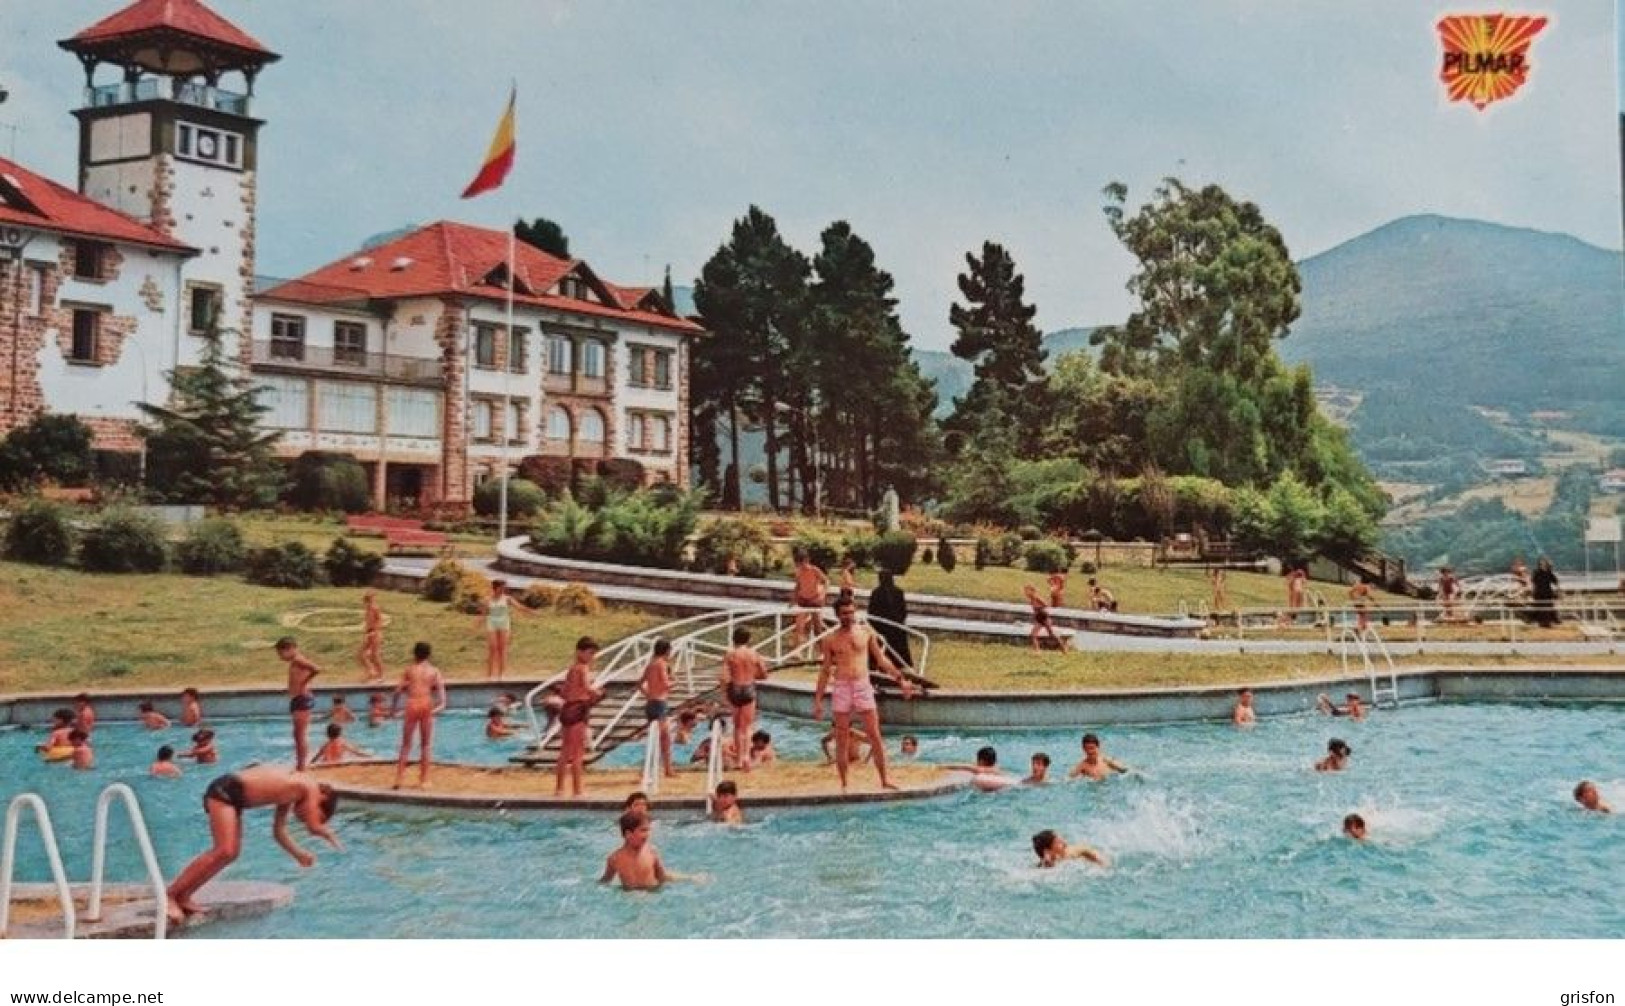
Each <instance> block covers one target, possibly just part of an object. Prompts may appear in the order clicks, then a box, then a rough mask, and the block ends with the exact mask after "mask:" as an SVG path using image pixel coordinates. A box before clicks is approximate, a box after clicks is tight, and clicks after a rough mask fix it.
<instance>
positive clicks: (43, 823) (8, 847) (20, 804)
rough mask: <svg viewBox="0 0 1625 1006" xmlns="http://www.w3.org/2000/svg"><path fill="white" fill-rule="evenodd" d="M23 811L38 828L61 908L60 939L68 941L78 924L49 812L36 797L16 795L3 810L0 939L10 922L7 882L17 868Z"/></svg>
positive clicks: (9, 893) (9, 884)
mask: <svg viewBox="0 0 1625 1006" xmlns="http://www.w3.org/2000/svg"><path fill="white" fill-rule="evenodd" d="M24 807H27V808H28V809H29V810H31V811H33V812H34V822H35V824H37V825H38V826H39V833H40V840H41V841H42V842H44V844H45V858H46V860H47V861H48V862H49V863H50V865H51V878H52V879H53V880H55V881H56V896H57V900H58V901H59V902H60V903H61V906H62V926H63V932H62V936H63V938H65V939H69V940H71V939H73V934H74V932H75V930H76V929H77V928H78V921H79V920H78V915H77V912H76V910H75V908H74V906H73V891H72V890H70V889H69V887H68V874H67V872H66V871H65V870H63V869H62V853H61V852H59V851H57V847H56V830H55V829H53V828H52V827H51V812H50V810H49V809H47V808H46V806H45V801H44V800H42V799H40V797H39V794H37V793H19V794H18V795H17V796H15V797H13V798H12V800H11V803H10V804H8V805H7V806H6V834H5V848H4V850H3V851H0V937H4V936H5V935H6V928H7V926H8V925H9V924H10V922H11V879H12V871H13V869H15V867H16V865H17V826H18V824H19V823H20V821H21V818H22V814H23V808H24Z"/></svg>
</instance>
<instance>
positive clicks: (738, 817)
mask: <svg viewBox="0 0 1625 1006" xmlns="http://www.w3.org/2000/svg"><path fill="white" fill-rule="evenodd" d="M711 820H713V821H715V822H717V823H718V824H744V823H745V812H744V811H743V810H740V809H739V784H738V783H736V782H734V781H733V780H732V779H724V780H722V781H721V782H719V783H717V791H716V794H715V796H714V797H713V798H712V800H711Z"/></svg>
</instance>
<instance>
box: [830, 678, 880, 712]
mask: <svg viewBox="0 0 1625 1006" xmlns="http://www.w3.org/2000/svg"><path fill="white" fill-rule="evenodd" d="M830 694H831V696H832V706H831V707H832V708H833V709H834V710H835V711H836V712H837V713H871V712H874V710H875V688H874V686H873V685H871V684H870V683H869V679H868V678H867V677H865V678H860V679H858V680H857V681H848V680H845V679H842V680H839V681H837V682H835V687H834V689H833V690H832V691H831V693H830Z"/></svg>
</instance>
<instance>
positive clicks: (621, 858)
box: [598, 810, 671, 891]
mask: <svg viewBox="0 0 1625 1006" xmlns="http://www.w3.org/2000/svg"><path fill="white" fill-rule="evenodd" d="M619 823H620V828H621V847H620V848H619V849H616V850H615V851H614V852H612V853H610V854H609V858H608V859H606V860H605V861H604V874H603V876H601V877H599V878H598V882H599V883H600V884H607V883H609V882H610V881H612V880H619V881H620V882H621V887H622V888H623V889H624V890H628V891H654V890H658V889H659V888H660V885H661V884H664V883H665V882H666V881H667V880H668V879H671V878H669V877H668V876H667V875H666V866H665V864H664V863H662V862H661V861H660V850H658V849H656V848H655V847H654V846H653V845H652V844H651V843H650V842H649V835H650V833H651V832H652V831H653V828H654V826H653V824H652V823H651V822H650V821H649V815H648V814H646V813H644V812H643V811H639V810H629V811H626V812H625V813H624V814H622V815H621V819H620V822H619Z"/></svg>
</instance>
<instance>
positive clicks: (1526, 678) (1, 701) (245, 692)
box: [0, 663, 1625, 729]
mask: <svg viewBox="0 0 1625 1006" xmlns="http://www.w3.org/2000/svg"><path fill="white" fill-rule="evenodd" d="M1397 676H1398V678H1399V691H1400V700H1401V701H1402V702H1404V701H1418V700H1436V699H1445V700H1453V701H1625V668H1614V667H1602V666H1597V667H1566V668H1556V667H1544V666H1542V665H1540V664H1539V663H1531V664H1528V665H1524V666H1518V667H1499V666H1497V667H1473V666H1449V667H1427V666H1419V667H1408V668H1402V669H1400V670H1399V672H1398V675H1397ZM540 681H541V679H533V678H526V679H518V678H515V679H510V680H507V681H500V682H488V681H455V682H448V683H447V686H446V690H447V696H448V698H449V701H450V706H451V708H453V709H459V710H479V709H484V708H486V707H487V706H489V705H490V704H491V702H492V701H493V700H494V699H495V698H496V697H497V696H498V695H499V694H501V693H502V692H515V693H518V694H524V693H525V692H526V691H528V690H529V689H530V688H531V687H533V686H534V685H536V684H539V683H540ZM1241 687H1242V685H1241V684H1239V683H1231V684H1224V685H1181V686H1168V687H1162V688H1112V689H1077V690H1068V691H1031V692H1022V691H939V692H935V693H933V694H932V695H931V697H930V698H927V699H922V700H915V701H909V702H905V701H904V700H902V699H901V698H898V697H896V696H893V695H889V694H885V693H882V694H881V695H880V708H881V718H882V720H884V721H885V722H886V723H887V724H888V726H894V727H916V728H919V729H1001V728H1006V729H1021V728H1026V727H1067V726H1077V725H1079V724H1082V723H1090V724H1100V725H1114V724H1131V723H1169V722H1197V721H1203V720H1222V719H1227V718H1229V715H1230V707H1231V705H1232V704H1234V702H1235V696H1236V692H1237V690H1238V689H1240V688H1241ZM1247 687H1250V688H1251V689H1252V690H1253V696H1254V705H1255V707H1256V708H1257V710H1258V714H1259V715H1260V716H1281V715H1295V714H1299V713H1302V712H1304V711H1306V710H1307V709H1309V708H1311V707H1312V706H1313V705H1314V700H1315V696H1316V695H1318V694H1319V693H1321V692H1332V693H1334V694H1336V695H1338V696H1341V693H1342V692H1343V691H1350V690H1358V691H1360V693H1361V694H1362V695H1365V694H1367V692H1368V690H1369V687H1370V678H1369V677H1368V676H1367V675H1365V674H1340V673H1339V674H1329V675H1321V676H1317V677H1312V678H1294V679H1290V680H1282V681H1264V682H1259V683H1257V684H1251V685H1247ZM374 690H378V686H376V685H366V684H361V683H355V684H350V685H322V686H319V687H317V688H316V689H315V693H316V696H317V707H316V708H317V711H318V712H322V711H323V710H325V709H326V708H327V707H328V705H329V704H330V702H331V696H333V695H346V696H350V697H352V699H351V703H350V708H351V710H352V711H354V712H355V713H356V714H357V715H358V716H360V717H365V715H366V709H365V701H364V697H365V695H366V694H367V693H368V692H371V691H374ZM383 690H386V691H388V690H393V686H388V687H386V688H385V689H383ZM201 691H202V696H203V706H204V711H205V714H206V719H207V720H209V721H213V720H223V719H265V718H275V717H280V716H286V715H287V712H288V705H287V703H288V697H287V693H286V691H285V690H284V689H283V688H281V687H279V686H274V685H259V686H251V685H239V686H230V687H223V688H210V687H203V688H202V689H201ZM76 694H78V692H77V691H75V692H43V693H23V694H0V727H6V726H29V727H39V726H43V725H45V724H47V723H49V722H50V717H51V711H52V710H54V709H56V708H59V707H62V706H68V705H71V704H72V701H73V697H74V695H76ZM90 694H91V695H92V697H93V698H94V699H95V702H96V712H97V715H98V717H99V718H100V719H101V720H102V721H103V722H107V723H119V722H133V721H134V720H135V719H136V717H137V704H138V703H139V702H141V701H142V700H144V699H152V700H154V701H156V702H157V703H158V704H159V709H160V710H164V711H167V712H169V713H174V712H175V711H176V710H177V708H178V705H179V698H178V697H179V694H180V692H179V689H176V688H159V689H153V688H119V689H111V690H98V691H92V692H91V693H90ZM759 695H760V703H761V704H760V709H761V711H762V712H764V713H771V714H772V715H775V716H782V717H785V718H788V719H799V720H808V719H811V709H812V686H811V685H806V684H801V683H784V682H767V683H765V684H763V685H762V686H761V689H760V691H759ZM357 698H360V699H361V701H357Z"/></svg>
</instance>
